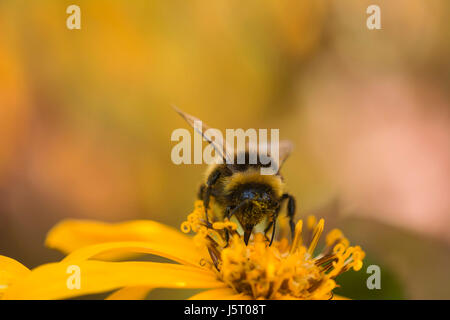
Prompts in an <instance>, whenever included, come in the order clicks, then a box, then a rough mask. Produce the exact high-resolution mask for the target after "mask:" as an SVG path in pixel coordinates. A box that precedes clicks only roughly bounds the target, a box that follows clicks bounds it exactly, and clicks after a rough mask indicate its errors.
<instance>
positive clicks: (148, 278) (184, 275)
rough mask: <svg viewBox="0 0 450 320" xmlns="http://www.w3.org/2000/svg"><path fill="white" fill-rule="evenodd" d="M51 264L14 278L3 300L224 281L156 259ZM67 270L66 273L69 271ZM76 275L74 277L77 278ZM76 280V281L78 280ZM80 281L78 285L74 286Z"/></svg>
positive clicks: (215, 285)
mask: <svg viewBox="0 0 450 320" xmlns="http://www.w3.org/2000/svg"><path fill="white" fill-rule="evenodd" d="M75 269H78V270H79V273H78V274H77V273H75V272H73V273H71V270H74V265H71V264H69V263H65V262H64V263H63V262H59V263H50V264H46V265H42V266H40V267H38V268H36V269H34V270H32V271H31V272H30V273H29V275H28V276H26V277H25V278H23V279H20V280H18V281H15V282H14V283H13V284H12V285H11V286H10V287H9V288H8V290H7V291H6V292H5V295H4V297H3V298H4V299H64V298H71V297H78V296H82V295H87V294H95V293H101V292H108V291H112V290H115V289H118V288H123V287H153V288H220V287H223V286H224V283H223V282H220V281H218V280H217V278H216V276H215V275H214V273H212V272H203V271H202V270H201V269H200V268H196V267H189V266H183V265H176V264H169V263H157V262H104V261H92V260H86V261H80V262H79V263H77V265H75ZM68 271H69V273H68ZM77 276H78V278H74V277H77ZM78 280H79V282H78ZM78 283H79V287H78V286H76V285H77V284H78Z"/></svg>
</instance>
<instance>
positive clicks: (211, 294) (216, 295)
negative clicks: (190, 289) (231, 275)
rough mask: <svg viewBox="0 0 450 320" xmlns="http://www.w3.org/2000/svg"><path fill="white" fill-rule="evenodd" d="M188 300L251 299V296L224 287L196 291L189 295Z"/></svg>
mask: <svg viewBox="0 0 450 320" xmlns="http://www.w3.org/2000/svg"><path fill="white" fill-rule="evenodd" d="M189 300H251V297H249V296H247V295H244V294H238V293H236V292H235V291H233V289H231V288H229V287H226V288H218V289H211V290H206V291H203V292H200V293H197V294H196V295H194V296H192V297H190V298H189Z"/></svg>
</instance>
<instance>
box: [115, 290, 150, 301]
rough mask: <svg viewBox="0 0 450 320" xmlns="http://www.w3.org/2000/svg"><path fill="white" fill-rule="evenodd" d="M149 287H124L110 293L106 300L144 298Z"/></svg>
mask: <svg viewBox="0 0 450 320" xmlns="http://www.w3.org/2000/svg"><path fill="white" fill-rule="evenodd" d="M152 289H153V288H151V287H125V288H122V289H119V290H117V291H115V292H113V293H111V294H110V295H109V296H108V297H107V298H106V300H145V298H147V296H148V293H149V292H150V291H151V290H152Z"/></svg>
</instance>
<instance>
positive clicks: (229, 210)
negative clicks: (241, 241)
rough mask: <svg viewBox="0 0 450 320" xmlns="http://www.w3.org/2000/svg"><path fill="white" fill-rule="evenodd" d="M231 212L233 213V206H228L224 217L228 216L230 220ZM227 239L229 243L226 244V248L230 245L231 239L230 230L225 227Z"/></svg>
mask: <svg viewBox="0 0 450 320" xmlns="http://www.w3.org/2000/svg"><path fill="white" fill-rule="evenodd" d="M231 213H232V212H231V207H230V206H228V207H226V208H225V214H224V218H227V219H228V220H230V218H231V215H232V214H231ZM225 240H226V242H227V244H226V246H225V248H226V247H228V244H229V240H230V231H228V229H226V228H225Z"/></svg>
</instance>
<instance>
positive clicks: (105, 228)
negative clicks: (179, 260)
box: [45, 220, 197, 260]
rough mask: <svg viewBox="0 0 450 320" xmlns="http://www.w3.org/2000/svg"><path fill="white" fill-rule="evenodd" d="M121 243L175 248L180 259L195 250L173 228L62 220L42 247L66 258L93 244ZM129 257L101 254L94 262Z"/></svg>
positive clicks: (139, 222) (151, 223)
mask: <svg viewBox="0 0 450 320" xmlns="http://www.w3.org/2000/svg"><path fill="white" fill-rule="evenodd" d="M125 241H145V242H151V243H153V244H161V245H166V246H170V245H173V246H174V247H178V248H179V251H180V252H184V256H188V255H189V253H191V252H196V250H197V249H196V246H195V245H194V243H193V241H192V239H191V238H190V237H188V236H186V235H184V234H182V233H181V232H179V231H178V230H176V229H174V228H171V227H169V226H165V225H163V224H160V223H158V222H155V221H149V220H137V221H129V222H123V223H116V224H114V223H102V222H96V221H88V220H66V221H63V222H61V223H59V224H58V225H56V226H55V227H54V228H53V229H52V230H50V232H49V233H48V235H47V239H46V242H45V243H46V245H47V246H48V247H50V248H53V249H57V250H60V251H62V252H63V253H66V254H67V253H71V252H73V251H75V250H77V249H79V248H82V247H85V246H89V245H93V244H99V243H105V242H125ZM129 256H130V255H129V254H124V253H120V254H118V253H117V252H116V253H115V254H104V255H102V256H99V257H97V258H99V259H103V260H114V259H120V258H124V257H129ZM195 258H197V256H195ZM191 260H192V257H191Z"/></svg>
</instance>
